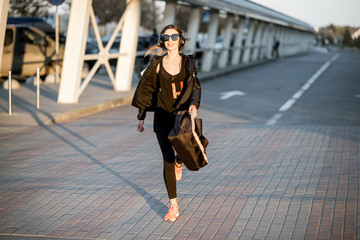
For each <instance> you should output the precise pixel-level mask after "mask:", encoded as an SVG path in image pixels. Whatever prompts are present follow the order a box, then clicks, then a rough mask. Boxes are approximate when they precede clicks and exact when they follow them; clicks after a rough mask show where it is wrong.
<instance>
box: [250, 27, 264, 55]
mask: <svg viewBox="0 0 360 240" xmlns="http://www.w3.org/2000/svg"><path fill="white" fill-rule="evenodd" d="M264 26H265V24H264V22H259V24H258V26H257V29H256V35H255V40H254V49H253V51H252V56H251V61H257V60H258V59H259V52H260V49H261V39H262V37H263V35H264Z"/></svg>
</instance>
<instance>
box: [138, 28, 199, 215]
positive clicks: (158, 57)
mask: <svg viewBox="0 0 360 240" xmlns="http://www.w3.org/2000/svg"><path fill="white" fill-rule="evenodd" d="M186 41H188V39H185V37H184V34H183V31H182V30H181V29H180V27H179V26H177V25H174V24H170V25H167V26H165V27H164V28H163V29H162V30H161V32H160V36H159V43H158V45H155V46H154V47H152V48H150V49H149V51H148V52H147V54H148V53H151V54H154V55H155V57H154V58H153V60H152V61H151V63H150V65H149V66H148V68H147V69H146V70H145V72H144V74H143V76H142V77H141V79H140V81H139V84H138V86H137V88H136V91H135V94H134V98H133V101H132V105H133V106H135V107H136V108H138V109H139V113H138V116H137V119H138V120H139V121H138V124H137V129H138V131H139V132H143V131H144V130H145V129H144V119H145V117H146V112H147V111H154V123H153V126H154V132H155V133H156V137H157V140H158V143H159V146H160V150H161V153H162V156H163V162H164V167H163V175H164V181H165V186H166V190H167V193H168V196H169V200H170V208H169V212H168V213H167V214H166V215H165V217H164V219H165V220H166V221H170V222H173V221H175V220H176V219H177V217H178V216H179V205H178V201H177V191H176V181H177V180H180V179H181V175H182V169H183V164H182V162H181V160H180V159H178V158H177V157H176V156H175V152H174V150H173V148H172V146H171V144H170V142H169V140H168V135H169V133H170V131H171V129H172V128H173V126H174V123H175V118H176V114H178V113H179V112H180V111H184V110H187V111H189V113H190V114H192V115H193V116H194V117H196V116H197V110H198V108H199V105H200V95H201V87H200V83H199V80H198V79H197V77H196V69H195V67H194V66H195V59H194V57H193V56H187V55H184V54H182V52H181V50H182V47H183V46H184V45H185V42H186ZM147 54H146V55H147ZM189 93H190V94H189Z"/></svg>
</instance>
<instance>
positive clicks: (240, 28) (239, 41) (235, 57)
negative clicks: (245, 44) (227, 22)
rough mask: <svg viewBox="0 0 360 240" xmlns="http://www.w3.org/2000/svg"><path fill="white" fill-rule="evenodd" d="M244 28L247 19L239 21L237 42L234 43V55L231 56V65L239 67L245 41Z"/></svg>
mask: <svg viewBox="0 0 360 240" xmlns="http://www.w3.org/2000/svg"><path fill="white" fill-rule="evenodd" d="M244 26H245V19H244V18H240V19H239V25H238V28H237V32H236V37H235V42H234V48H235V49H234V50H233V54H232V56H231V65H237V64H239V62H240V56H241V50H242V49H241V47H242V41H243V34H244Z"/></svg>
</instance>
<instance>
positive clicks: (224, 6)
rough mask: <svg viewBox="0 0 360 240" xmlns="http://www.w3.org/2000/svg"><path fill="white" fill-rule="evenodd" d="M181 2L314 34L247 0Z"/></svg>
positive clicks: (309, 29) (301, 25) (294, 21)
mask: <svg viewBox="0 0 360 240" xmlns="http://www.w3.org/2000/svg"><path fill="white" fill-rule="evenodd" d="M181 2H184V3H188V4H190V5H195V6H196V5H197V6H201V7H207V8H209V9H217V10H223V11H225V12H227V13H232V14H234V15H240V16H245V17H249V18H252V19H257V20H261V21H265V22H269V23H273V24H277V25H280V26H284V27H290V28H293V29H298V30H302V31H307V32H312V33H314V32H315V29H314V28H313V27H312V26H311V25H310V24H308V23H305V22H303V21H300V20H298V19H295V18H293V17H290V16H288V15H285V14H283V13H280V12H277V11H275V10H272V9H270V8H267V7H264V6H262V5H260V4H257V3H254V2H251V1H248V0H182V1H181Z"/></svg>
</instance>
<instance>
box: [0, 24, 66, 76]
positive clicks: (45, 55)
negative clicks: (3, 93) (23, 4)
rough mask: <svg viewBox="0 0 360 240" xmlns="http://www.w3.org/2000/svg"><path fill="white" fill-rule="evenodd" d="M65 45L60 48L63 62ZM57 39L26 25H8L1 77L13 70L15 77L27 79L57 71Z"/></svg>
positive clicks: (60, 59) (60, 57) (60, 58)
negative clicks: (38, 72)
mask: <svg viewBox="0 0 360 240" xmlns="http://www.w3.org/2000/svg"><path fill="white" fill-rule="evenodd" d="M63 56H64V47H63V46H60V48H59V62H60V63H61V62H62V58H63ZM55 62H56V54H55V41H54V40H53V39H52V38H50V37H49V36H48V35H46V34H45V33H44V32H42V31H41V30H39V29H37V28H34V27H29V26H26V25H8V26H6V31H5V40H4V49H3V56H2V64H1V68H0V69H1V70H0V77H4V76H7V75H8V72H9V71H11V72H12V74H13V75H14V78H16V79H18V80H25V79H26V77H27V76H33V75H35V74H36V69H37V68H40V75H42V76H44V75H48V74H54V73H55Z"/></svg>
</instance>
